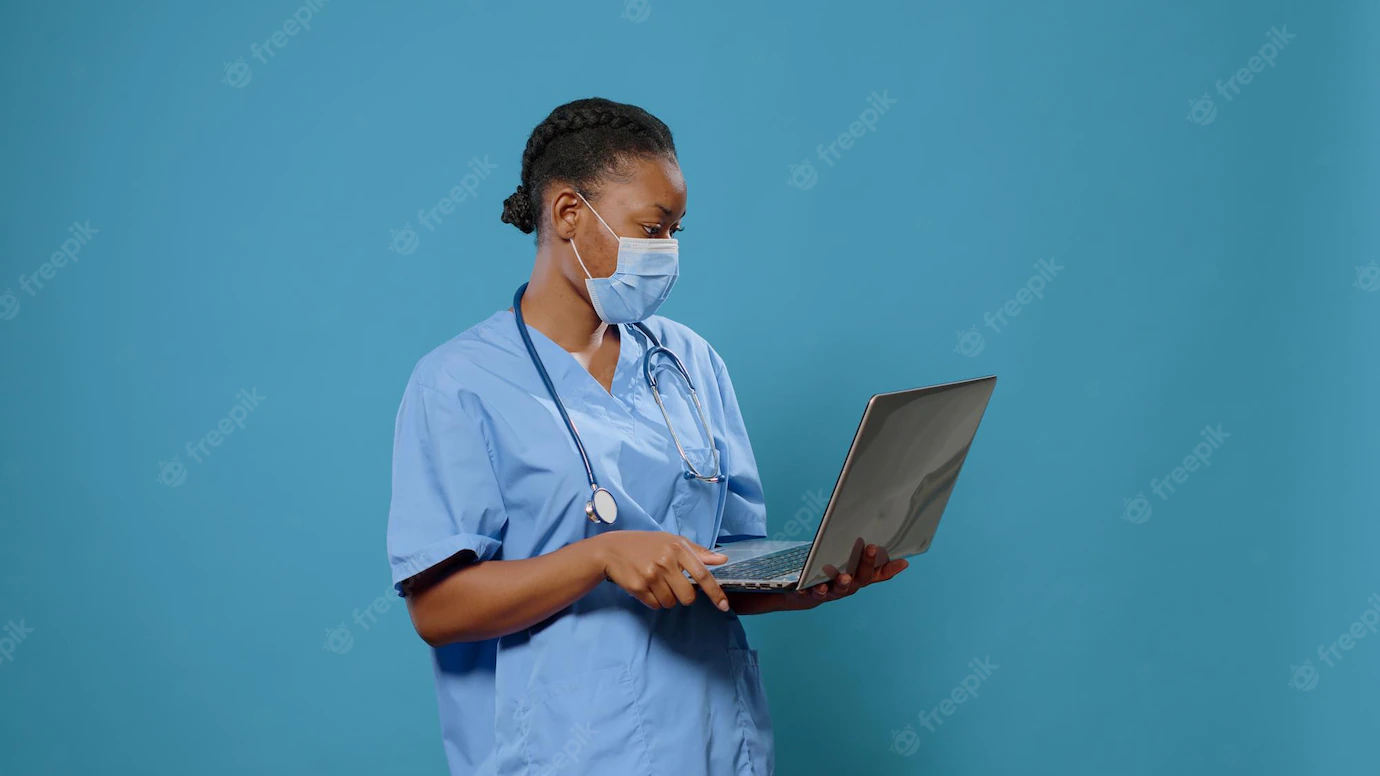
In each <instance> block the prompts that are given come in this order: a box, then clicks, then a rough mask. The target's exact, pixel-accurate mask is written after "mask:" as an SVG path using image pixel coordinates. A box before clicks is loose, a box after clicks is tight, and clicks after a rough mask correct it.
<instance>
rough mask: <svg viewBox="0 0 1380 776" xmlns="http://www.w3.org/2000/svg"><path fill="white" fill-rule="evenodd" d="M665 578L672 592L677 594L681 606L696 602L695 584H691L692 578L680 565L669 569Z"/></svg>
mask: <svg viewBox="0 0 1380 776" xmlns="http://www.w3.org/2000/svg"><path fill="white" fill-rule="evenodd" d="M663 578H664V579H665V580H666V586H667V587H669V588H671V593H672V594H673V595H675V597H676V600H677V601H679V602H680V605H681V606H689V605H690V604H693V603H695V586H694V585H692V584H690V580H689V579H687V578H686V576H685V575H684V574H682V573H681V570H680V567H679V566H677V567H676V568H675V569H672V570H670V571H667V572H666V576H665V577H663Z"/></svg>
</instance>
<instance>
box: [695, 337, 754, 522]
mask: <svg viewBox="0 0 1380 776" xmlns="http://www.w3.org/2000/svg"><path fill="white" fill-rule="evenodd" d="M709 354H710V359H711V361H712V362H713V364H714V378H715V380H716V381H717V382H718V385H719V397H720V399H721V400H722V402H723V408H724V418H723V423H724V428H723V430H722V431H719V434H720V436H721V439H722V443H723V445H724V447H725V448H726V449H725V453H726V455H725V458H726V460H727V462H728V466H729V469H728V497H727V498H726V500H725V501H724V516H723V522H722V523H721V524H720V527H719V535H718V537H717V540H718V541H720V542H730V541H738V540H741V539H756V538H762V537H765V536H766V535H767V505H766V502H765V499H764V498H763V494H762V479H761V477H760V476H759V475H758V473H757V459H756V458H754V457H753V455H752V442H751V440H749V439H748V433H747V426H746V425H745V424H744V423H743V413H742V411H741V410H739V409H738V395H737V394H735V393H734V392H733V381H732V380H730V379H729V377H728V367H726V366H724V362H723V359H721V358H719V354H718V353H716V352H715V351H714V350H713V348H710V351H709ZM716 431H718V430H717V429H716Z"/></svg>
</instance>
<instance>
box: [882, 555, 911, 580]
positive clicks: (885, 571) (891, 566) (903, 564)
mask: <svg viewBox="0 0 1380 776" xmlns="http://www.w3.org/2000/svg"><path fill="white" fill-rule="evenodd" d="M908 568H910V562H909V561H907V560H906V559H905V558H901V559H900V560H893V561H891V562H890V563H888V564H886V565H885V566H882V567H881V568H880V569H878V570H877V581H878V582H885V581H887V580H888V579H891V578H892V577H894V576H896V575H897V574H900V573H901V572H902V571H905V570H906V569H908Z"/></svg>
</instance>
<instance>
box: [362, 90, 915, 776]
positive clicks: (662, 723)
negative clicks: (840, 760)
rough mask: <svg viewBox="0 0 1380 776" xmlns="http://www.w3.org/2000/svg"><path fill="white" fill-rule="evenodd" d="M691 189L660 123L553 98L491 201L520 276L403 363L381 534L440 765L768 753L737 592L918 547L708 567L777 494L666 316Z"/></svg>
mask: <svg viewBox="0 0 1380 776" xmlns="http://www.w3.org/2000/svg"><path fill="white" fill-rule="evenodd" d="M685 202H686V191H685V181H684V178H683V177H682V176H681V171H680V167H679V165H678V163H677V160H676V152H675V146H674V144H673V143H672V140H671V132H670V130H668V129H667V128H666V125H665V124H663V123H661V121H659V120H657V119H656V118H655V117H653V116H651V115H650V114H648V113H647V112H646V111H643V110H641V109H640V108H636V107H633V106H631V105H623V104H620V103H616V102H610V101H608V100H602V99H587V100H578V101H576V102H572V103H569V104H566V105H562V106H561V107H559V108H557V109H556V110H555V111H553V112H552V113H551V115H550V116H548V117H547V118H546V120H545V121H543V122H542V123H541V124H539V125H538V126H537V128H536V129H535V130H533V131H532V136H531V138H530V139H529V140H528V142H527V148H526V150H525V151H524V152H523V155H522V174H521V185H519V186H518V188H517V192H516V193H514V194H513V195H512V196H511V197H509V198H508V200H507V201H506V202H505V203H504V207H503V220H504V221H505V222H507V223H510V224H512V225H514V226H516V227H517V228H518V229H521V230H522V231H523V232H526V233H529V234H530V233H531V232H533V231H534V230H535V231H536V233H537V255H536V264H535V267H534V268H533V270H532V277H531V280H530V282H529V283H528V284H526V285H525V287H524V288H522V289H519V290H518V293H517V295H516V301H515V305H516V306H515V307H513V308H509V309H507V310H500V311H499V312H496V313H494V314H493V315H492V316H490V317H489V318H488V319H487V320H485V321H483V322H482V323H479V324H478V325H476V326H474V327H472V328H470V329H468V330H466V331H465V332H463V333H462V334H460V335H459V336H458V337H456V338H455V339H453V340H451V341H450V342H448V343H446V344H444V345H442V346H441V347H440V348H438V349H436V350H435V351H433V352H432V353H430V354H429V355H427V356H426V357H425V358H423V359H422V360H421V362H420V363H418V365H417V368H416V370H415V371H414V373H413V375H412V379H411V380H410V381H409V383H408V386H407V390H406V393H405V395H404V397H403V401H402V406H401V408H400V409H399V411H398V419H397V435H396V440H395V450H394V464H393V501H392V505H391V510H390V514H389V525H388V551H389V556H390V561H391V563H392V568H393V580H394V583H395V584H396V585H397V586H398V589H399V591H400V592H401V593H403V594H404V595H405V596H406V598H407V603H408V609H409V611H410V612H411V615H412V621H413V624H414V625H415V627H416V629H417V632H418V634H420V635H421V637H422V638H423V639H425V640H426V642H427V643H428V644H430V645H431V646H432V647H433V648H434V656H435V668H436V686H437V695H438V698H439V703H440V711H441V724H442V731H443V734H444V738H445V747H446V756H447V758H448V760H449V762H450V769H451V772H452V773H455V774H470V773H495V774H529V773H530V774H544V773H553V772H556V771H560V772H562V773H568V774H576V773H598V774H616V775H617V776H640V775H641V774H678V775H685V776H689V775H692V774H769V773H771V772H772V768H773V765H772V763H773V743H772V737H771V720H770V718H769V715H768V711H767V704H766V699H765V697H764V695H763V690H762V684H761V677H760V675H759V673H758V667H757V656H756V653H755V652H754V651H753V650H752V649H750V648H749V647H748V643H747V639H746V637H745V636H744V633H743V628H742V626H741V625H740V624H739V622H738V617H737V615H739V614H758V613H763V612H770V611H781V610H788V609H808V608H811V607H814V606H817V605H819V604H820V603H822V602H824V601H830V600H834V599H837V598H840V597H843V596H846V595H849V594H851V593H852V592H854V591H856V590H857V589H859V588H861V587H862V586H864V585H867V584H869V583H870V582H873V581H880V580H884V579H889V578H890V577H892V576H894V575H895V574H897V573H899V572H900V570H901V569H903V568H905V565H906V564H905V561H893V562H891V563H887V564H885V565H882V566H880V567H876V568H874V566H875V565H876V564H875V563H870V562H869V563H863V564H862V567H861V568H860V570H859V571H858V573H857V575H856V577H850V576H848V575H841V576H839V577H837V578H836V579H835V580H834V581H833V582H831V583H830V584H829V585H820V586H818V587H816V588H814V589H812V590H810V591H802V592H799V593H792V594H739V593H727V594H726V593H725V592H724V591H723V590H721V589H720V588H719V586H718V585H717V584H716V583H715V581H714V578H713V577H712V576H711V575H710V573H709V571H708V568H707V567H708V566H712V565H714V564H717V563H722V562H723V561H724V560H725V558H724V556H722V555H719V554H717V553H714V552H711V551H710V550H708V549H706V548H707V547H713V546H714V545H715V543H716V542H723V541H732V540H734V539H741V538H748V537H760V536H763V535H765V533H766V509H765V506H764V505H763V499H762V488H761V484H760V482H759V479H758V474H757V465H756V462H755V461H754V459H753V455H752V447H751V445H750V444H749V443H748V437H747V431H746V429H745V428H744V426H743V418H742V415H741V413H740V412H739V410H738V402H737V399H736V398H735V396H734V393H733V385H732V383H731V382H729V378H728V371H727V370H726V369H725V367H724V364H723V361H722V360H720V358H719V355H718V354H717V353H715V352H714V350H713V349H712V348H711V347H709V345H708V343H706V342H705V341H704V340H703V339H701V338H700V337H699V336H698V335H696V334H695V333H694V332H692V331H691V330H690V329H688V328H686V327H685V326H682V325H681V324H678V323H675V322H673V321H670V320H667V319H665V318H661V317H659V316H655V315H653V313H654V312H655V311H656V309H657V307H658V306H659V305H660V304H661V302H663V301H664V300H665V299H666V296H667V295H668V294H669V293H670V290H671V286H672V284H673V283H674V281H675V279H676V277H677V276H678V274H679V265H678V261H679V256H678V252H677V251H678V243H677V241H676V240H675V239H674V235H675V234H676V232H678V231H680V229H681V225H680V220H681V218H682V217H683V216H684V214H685ZM620 324H627V325H620ZM658 342H659V343H660V345H661V346H662V347H664V348H665V349H666V350H669V351H670V352H671V353H673V354H674V356H676V357H678V358H679V364H680V365H683V368H684V373H683V374H682V372H681V367H680V366H678V365H677V361H676V359H675V357H673V356H670V355H667V353H666V350H658V351H656V352H654V353H652V359H651V362H650V366H651V367H652V373H653V374H654V375H655V378H656V389H655V390H654V389H653V388H652V386H651V384H650V382H649V380H648V379H647V377H646V374H645V373H644V371H643V370H644V357H645V356H646V355H647V354H648V351H649V349H655V348H656V347H657V343H658ZM687 377H688V378H689V381H690V383H693V386H694V389H695V390H696V393H695V394H694V397H697V399H698V402H699V404H698V406H697V405H696V403H695V398H692V394H691V389H690V383H687V381H686V379H685V378H687ZM567 418H568V420H567ZM868 553H869V555H868V557H869V558H872V559H874V560H875V558H876V550H875V548H871V547H870V548H868ZM687 573H688V575H689V577H692V578H694V579H695V580H696V581H697V583H698V590H697V588H696V586H695V585H693V584H692V583H691V581H690V579H688V578H687V576H686V574H687Z"/></svg>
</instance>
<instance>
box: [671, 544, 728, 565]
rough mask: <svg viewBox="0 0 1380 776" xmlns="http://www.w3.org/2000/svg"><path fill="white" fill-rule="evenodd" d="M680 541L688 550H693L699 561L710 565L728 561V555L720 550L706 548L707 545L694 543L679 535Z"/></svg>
mask: <svg viewBox="0 0 1380 776" xmlns="http://www.w3.org/2000/svg"><path fill="white" fill-rule="evenodd" d="M681 543H683V544H684V545H685V546H686V547H689V548H690V550H691V551H692V552H694V553H695V555H696V556H697V557H698V558H699V559H700V562H701V563H706V564H708V565H710V566H717V565H719V564H721V563H727V562H728V556H727V555H725V554H723V553H722V552H715V551H713V550H711V549H708V548H707V547H704V546H702V545H699V544H695V543H694V542H692V541H690V540H689V539H686V538H685V537H681Z"/></svg>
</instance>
